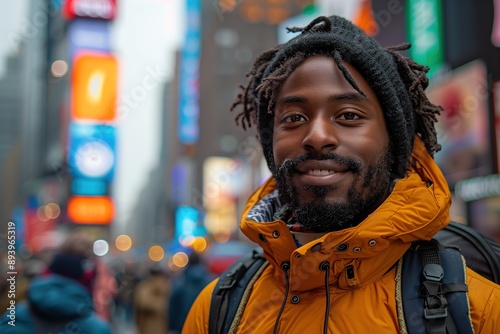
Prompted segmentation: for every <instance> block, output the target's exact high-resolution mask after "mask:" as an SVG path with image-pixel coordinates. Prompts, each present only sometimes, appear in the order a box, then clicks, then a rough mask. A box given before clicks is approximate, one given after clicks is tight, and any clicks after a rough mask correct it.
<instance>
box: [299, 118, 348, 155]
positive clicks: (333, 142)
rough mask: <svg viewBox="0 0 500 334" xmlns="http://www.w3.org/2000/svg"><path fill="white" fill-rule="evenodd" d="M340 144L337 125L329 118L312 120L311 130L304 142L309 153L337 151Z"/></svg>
mask: <svg viewBox="0 0 500 334" xmlns="http://www.w3.org/2000/svg"><path fill="white" fill-rule="evenodd" d="M338 144H339V141H338V129H337V128H336V124H335V123H334V122H333V121H332V120H331V119H329V118H328V117H317V118H314V119H312V120H310V123H309V128H308V131H307V133H306V136H305V137H304V139H303V141H302V146H303V147H304V148H305V149H306V150H307V151H308V152H318V153H319V152H323V151H329V150H333V149H335V148H336V147H337V146H338Z"/></svg>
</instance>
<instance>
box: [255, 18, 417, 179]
mask: <svg viewBox="0 0 500 334" xmlns="http://www.w3.org/2000/svg"><path fill="white" fill-rule="evenodd" d="M316 20H318V19H316ZM298 52H300V53H303V54H305V55H306V58H309V57H311V56H314V55H325V56H328V57H332V58H334V57H335V55H334V54H335V53H336V54H337V55H340V56H341V57H342V59H343V60H344V61H346V62H348V63H349V64H351V65H352V66H354V67H355V68H356V69H357V70H358V71H359V73H360V74H361V75H362V76H363V77H364V79H365V80H366V81H367V82H368V84H369V85H370V86H371V88H372V89H373V91H374V92H375V94H376V95H377V98H378V100H379V103H380V105H381V107H382V109H383V111H384V116H385V121H386V125H387V129H388V132H389V138H390V141H391V144H392V145H391V147H392V154H393V158H394V159H395V162H394V164H393V165H392V168H391V169H392V173H393V174H395V175H397V176H399V177H402V176H403V175H404V174H405V171H406V168H407V167H408V162H409V157H410V155H411V151H412V147H413V141H414V136H415V128H416V120H415V113H414V111H413V106H412V102H411V100H410V97H409V94H408V89H407V88H406V86H405V83H404V82H403V79H402V77H401V75H400V73H399V72H398V68H397V64H396V62H395V60H394V57H393V55H392V54H391V53H390V52H389V51H387V50H386V49H384V48H382V46H381V45H380V44H379V43H378V42H377V41H376V40H375V39H373V38H371V37H369V36H367V35H366V34H365V33H364V32H363V31H362V30H361V29H360V28H358V27H357V26H355V25H354V24H352V23H351V22H350V21H348V20H346V19H344V18H341V17H338V16H331V17H329V18H328V19H326V18H324V17H323V19H322V20H318V21H317V22H316V23H314V21H313V22H312V23H311V24H310V25H309V26H308V28H304V29H303V31H302V33H301V34H300V35H298V36H297V37H295V38H293V39H291V40H290V41H289V42H287V43H286V44H283V45H281V46H280V47H279V51H277V52H276V54H275V55H274V58H273V59H272V60H271V61H270V62H269V65H268V66H267V67H266V69H265V71H264V74H263V76H262V78H261V82H262V81H263V80H264V79H265V78H266V77H268V76H269V75H270V74H271V73H273V71H275V70H276V69H277V68H278V67H280V66H281V65H282V64H283V63H284V62H285V61H286V60H287V59H289V58H290V57H292V56H293V55H294V54H296V53H298ZM298 65H299V64H296V66H298ZM270 102H271V101H270V98H269V96H268V94H265V93H263V92H262V91H259V90H257V94H256V95H255V100H254V103H255V108H256V110H257V124H258V132H259V136H260V141H261V144H262V148H263V153H264V156H265V158H266V161H267V164H268V166H269V168H270V169H271V170H273V169H274V158H273V153H272V152H273V148H272V131H273V114H272V113H269V112H268V111H269V104H270ZM381 131H382V129H381Z"/></svg>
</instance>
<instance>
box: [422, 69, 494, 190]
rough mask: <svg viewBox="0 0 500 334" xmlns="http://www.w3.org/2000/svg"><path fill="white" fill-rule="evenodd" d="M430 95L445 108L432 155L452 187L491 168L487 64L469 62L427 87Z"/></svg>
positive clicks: (485, 173) (490, 171) (486, 173)
mask: <svg viewBox="0 0 500 334" xmlns="http://www.w3.org/2000/svg"><path fill="white" fill-rule="evenodd" d="M428 94H429V99H430V100H431V101H432V102H433V103H435V104H438V105H441V106H442V107H443V108H444V110H443V111H442V112H441V115H440V116H439V117H438V123H437V132H438V142H439V143H440V144H441V145H442V150H441V151H440V152H438V153H437V154H436V155H435V160H436V162H437V163H438V165H439V166H440V167H441V169H442V171H443V173H444V175H445V177H446V179H447V180H448V183H449V185H450V188H451V189H454V186H455V184H456V182H457V181H460V180H463V179H468V178H471V177H475V176H485V175H488V174H490V173H492V172H493V164H492V158H491V156H492V145H491V142H490V128H489V108H488V98H489V93H488V85H487V79H486V66H485V64H484V63H483V62H482V61H480V60H476V61H474V62H471V63H468V64H466V65H464V66H462V67H460V68H457V69H455V70H453V72H451V74H450V76H449V77H448V78H447V79H445V80H442V81H440V82H439V83H438V84H436V85H434V86H432V87H430V88H429V89H428Z"/></svg>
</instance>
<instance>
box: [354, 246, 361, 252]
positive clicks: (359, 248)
mask: <svg viewBox="0 0 500 334" xmlns="http://www.w3.org/2000/svg"><path fill="white" fill-rule="evenodd" d="M352 251H353V252H354V253H359V252H361V247H354V248H353V249H352Z"/></svg>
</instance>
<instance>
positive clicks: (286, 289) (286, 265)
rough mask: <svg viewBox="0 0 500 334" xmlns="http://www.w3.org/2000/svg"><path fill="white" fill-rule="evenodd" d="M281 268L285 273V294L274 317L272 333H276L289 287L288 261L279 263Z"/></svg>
mask: <svg viewBox="0 0 500 334" xmlns="http://www.w3.org/2000/svg"><path fill="white" fill-rule="evenodd" d="M281 269H283V272H284V273H285V296H284V298H283V301H282V302H281V307H280V311H279V312H278V317H276V322H275V323H274V329H273V334H276V333H277V330H278V324H279V322H280V318H281V314H282V313H283V310H284V309H285V304H286V301H287V299H288V290H289V289H290V280H289V278H288V271H289V270H290V263H289V262H283V263H282V264H281Z"/></svg>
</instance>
